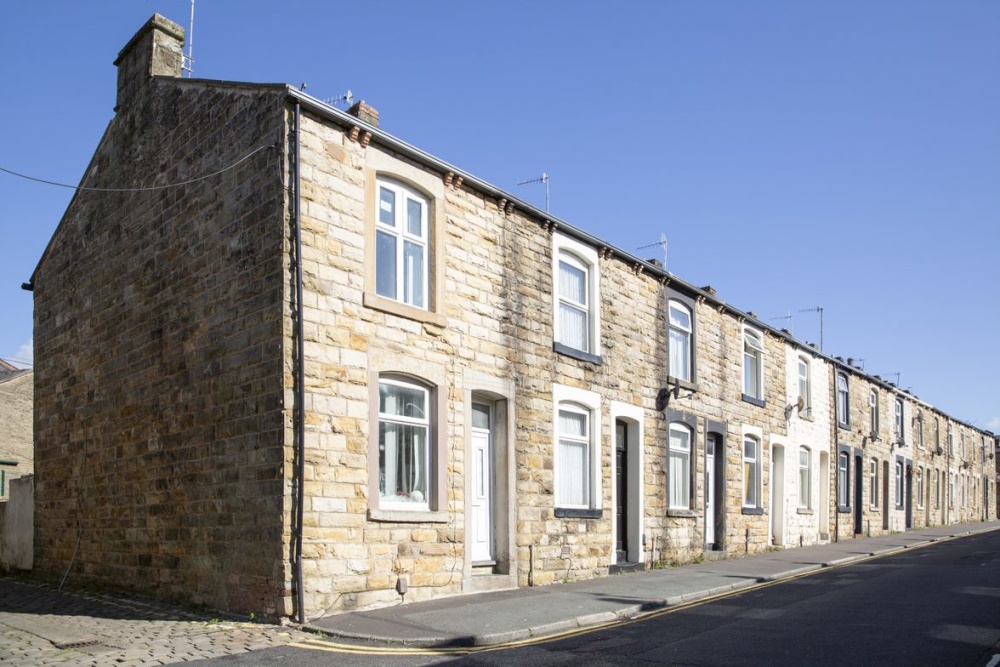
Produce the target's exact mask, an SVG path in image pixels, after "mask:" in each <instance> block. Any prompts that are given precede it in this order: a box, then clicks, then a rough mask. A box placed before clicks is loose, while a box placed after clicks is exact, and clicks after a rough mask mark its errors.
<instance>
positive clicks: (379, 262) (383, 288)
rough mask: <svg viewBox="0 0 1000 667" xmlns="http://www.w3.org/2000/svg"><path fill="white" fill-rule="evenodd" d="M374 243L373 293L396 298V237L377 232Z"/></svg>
mask: <svg viewBox="0 0 1000 667" xmlns="http://www.w3.org/2000/svg"><path fill="white" fill-rule="evenodd" d="M376 237H377V238H376V241H375V292H376V293H378V294H379V295H380V296H384V297H387V298H389V299H395V298H396V237H395V236H393V235H392V234H386V233H385V232H382V231H380V232H378V234H377V235H376Z"/></svg>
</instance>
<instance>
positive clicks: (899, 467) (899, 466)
mask: <svg viewBox="0 0 1000 667" xmlns="http://www.w3.org/2000/svg"><path fill="white" fill-rule="evenodd" d="M902 506H903V462H902V461H896V507H902Z"/></svg>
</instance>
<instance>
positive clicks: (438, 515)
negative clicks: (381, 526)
mask: <svg viewBox="0 0 1000 667" xmlns="http://www.w3.org/2000/svg"><path fill="white" fill-rule="evenodd" d="M368 519H369V520H370V521H384V522H387V523H448V513H447V512H435V511H433V510H397V509H389V510H384V509H378V508H374V507H373V508H369V510H368Z"/></svg>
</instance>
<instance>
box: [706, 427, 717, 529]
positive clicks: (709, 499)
mask: <svg viewBox="0 0 1000 667" xmlns="http://www.w3.org/2000/svg"><path fill="white" fill-rule="evenodd" d="M705 544H708V545H714V544H715V438H714V437H713V436H709V438H708V442H707V443H706V445H705Z"/></svg>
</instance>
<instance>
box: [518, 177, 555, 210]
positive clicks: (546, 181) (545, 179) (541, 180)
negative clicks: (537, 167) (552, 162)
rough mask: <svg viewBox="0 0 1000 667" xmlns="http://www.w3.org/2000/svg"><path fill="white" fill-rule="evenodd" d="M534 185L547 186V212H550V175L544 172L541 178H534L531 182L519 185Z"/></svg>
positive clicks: (522, 182) (523, 182)
mask: <svg viewBox="0 0 1000 667" xmlns="http://www.w3.org/2000/svg"><path fill="white" fill-rule="evenodd" d="M532 183H541V184H542V185H544V186H545V212H546V213H548V212H549V175H548V174H546V173H545V172H544V171H543V172H542V175H541V177H540V178H533V179H531V180H530V181H521V182H520V183H518V185H531V184H532Z"/></svg>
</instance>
